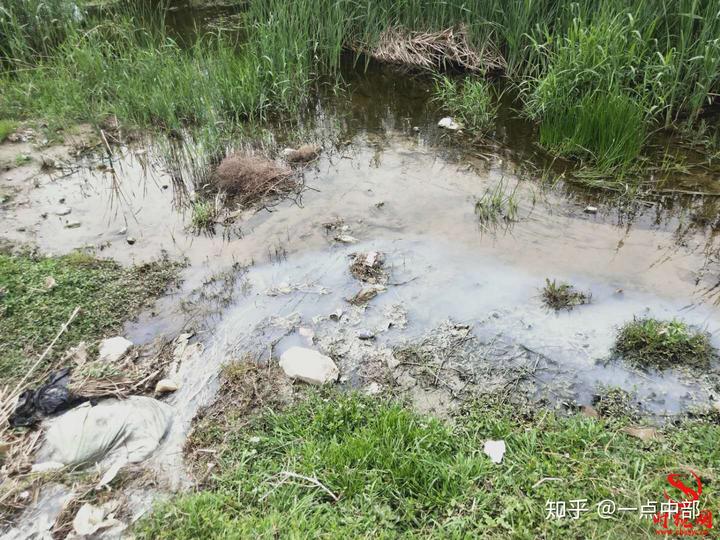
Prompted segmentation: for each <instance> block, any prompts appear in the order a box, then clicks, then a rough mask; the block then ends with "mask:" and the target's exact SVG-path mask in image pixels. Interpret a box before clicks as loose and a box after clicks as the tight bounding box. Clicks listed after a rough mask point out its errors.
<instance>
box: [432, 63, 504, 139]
mask: <svg viewBox="0 0 720 540" xmlns="http://www.w3.org/2000/svg"><path fill="white" fill-rule="evenodd" d="M435 100H436V101H438V102H440V103H442V106H443V107H444V108H445V109H447V110H448V111H449V112H450V113H452V114H453V115H455V116H456V117H457V118H458V119H460V120H461V121H462V123H463V124H464V125H465V127H467V128H469V129H470V130H473V131H479V132H483V131H488V130H489V129H490V128H491V127H492V123H493V121H494V120H495V116H496V113H497V107H496V106H495V104H494V103H493V98H492V94H491V92H490V86H489V84H488V83H487V82H485V81H484V80H483V79H480V78H472V79H470V78H468V79H465V80H464V81H462V82H460V81H458V80H456V79H451V78H450V77H446V76H441V77H438V78H437V79H436V81H435Z"/></svg>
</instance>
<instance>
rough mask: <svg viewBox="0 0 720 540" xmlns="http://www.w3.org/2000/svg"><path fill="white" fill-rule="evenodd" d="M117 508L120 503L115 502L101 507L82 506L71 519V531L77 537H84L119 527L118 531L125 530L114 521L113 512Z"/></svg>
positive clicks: (118, 522)
mask: <svg viewBox="0 0 720 540" xmlns="http://www.w3.org/2000/svg"><path fill="white" fill-rule="evenodd" d="M119 506H120V502H119V501H117V500H114V501H108V502H106V503H105V504H103V505H101V506H95V505H93V504H90V503H85V504H83V505H82V506H81V507H80V510H78V512H77V514H75V518H74V519H73V530H74V531H75V533H76V534H78V535H79V536H81V537H85V536H90V535H92V534H95V533H96V532H98V531H100V530H103V529H108V528H110V527H113V528H114V527H118V526H119V527H120V529H125V526H124V524H123V523H122V522H121V521H118V520H117V519H115V514H114V512H115V511H116V510H117V509H118V507H119ZM118 532H119V531H118Z"/></svg>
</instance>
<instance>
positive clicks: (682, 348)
mask: <svg viewBox="0 0 720 540" xmlns="http://www.w3.org/2000/svg"><path fill="white" fill-rule="evenodd" d="M615 352H616V353H617V354H619V355H620V356H622V357H623V358H624V359H626V360H628V361H630V362H633V363H634V364H637V365H640V366H642V367H648V366H652V367H656V368H658V369H665V368H671V367H682V366H691V367H707V366H708V365H709V363H710V361H711V360H713V359H714V358H716V357H717V352H716V350H715V348H714V347H713V346H712V344H711V343H710V336H709V334H708V333H707V332H702V331H700V330H696V329H693V328H692V327H690V326H688V325H687V324H686V323H684V322H682V321H678V320H671V321H660V320H657V319H652V318H641V319H634V320H633V321H632V322H629V323H627V324H626V325H624V326H623V327H622V328H620V330H619V331H618V335H617V338H616V340H615Z"/></svg>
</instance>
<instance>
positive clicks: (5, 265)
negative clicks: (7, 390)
mask: <svg viewBox="0 0 720 540" xmlns="http://www.w3.org/2000/svg"><path fill="white" fill-rule="evenodd" d="M177 272H178V265H177V264H176V263H172V262H170V261H168V260H165V259H163V260H160V261H157V262H152V263H147V264H143V265H140V266H134V267H132V268H128V269H125V268H123V267H121V266H120V265H118V264H117V263H115V262H113V261H108V260H98V259H95V258H93V257H91V256H89V255H85V254H82V253H79V252H77V253H72V254H70V255H65V256H62V257H40V256H35V255H32V254H4V253H0V336H1V338H0V379H3V380H4V381H6V382H7V381H8V380H11V379H14V378H16V377H18V376H20V375H22V374H23V370H24V369H26V368H27V367H28V366H29V365H30V364H32V362H33V361H34V360H35V359H36V358H37V357H38V355H39V354H40V353H41V352H42V351H43V350H44V349H45V347H47V345H48V344H49V343H50V341H51V340H52V338H53V336H54V335H55V334H56V333H57V332H58V330H59V329H60V327H61V325H62V324H63V323H65V321H66V320H67V319H68V316H69V315H70V314H71V313H72V311H73V310H74V308H75V307H76V306H79V307H80V308H81V312H80V315H78V317H77V318H76V319H75V321H73V323H72V324H71V325H70V327H69V328H68V329H67V331H66V332H65V333H64V334H63V335H62V336H61V338H60V340H59V341H58V342H57V344H56V345H55V348H54V350H53V353H52V354H51V355H50V356H49V357H48V358H47V361H48V363H50V362H52V361H53V359H57V358H59V357H60V356H61V353H62V352H63V351H64V350H65V349H66V348H67V347H69V346H71V345H76V344H77V343H78V342H80V341H83V340H85V341H88V342H92V341H95V340H98V339H100V338H102V337H104V336H106V335H107V334H110V333H112V332H116V331H118V330H120V329H121V328H122V324H123V323H124V322H125V321H126V320H128V319H130V318H132V317H133V316H135V315H137V314H138V313H139V312H140V311H141V310H142V309H143V308H145V307H147V306H148V305H150V304H151V303H152V301H153V300H154V299H155V298H156V297H157V296H159V295H160V294H162V293H163V291H165V289H166V288H167V286H168V285H169V284H170V283H172V282H173V281H175V280H176V279H177Z"/></svg>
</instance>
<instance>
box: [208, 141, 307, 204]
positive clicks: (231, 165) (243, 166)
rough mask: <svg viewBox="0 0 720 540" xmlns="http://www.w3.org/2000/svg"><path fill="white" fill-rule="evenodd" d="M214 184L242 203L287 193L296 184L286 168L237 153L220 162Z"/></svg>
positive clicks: (250, 202)
mask: <svg viewBox="0 0 720 540" xmlns="http://www.w3.org/2000/svg"><path fill="white" fill-rule="evenodd" d="M214 183H215V185H216V186H217V188H218V189H219V190H221V191H224V192H226V193H227V194H229V195H230V196H232V197H236V198H237V199H239V200H240V202H241V203H242V204H252V203H255V202H258V201H261V200H264V199H266V198H272V197H277V196H280V195H286V194H288V193H290V192H292V191H294V190H295V189H296V188H297V187H298V182H297V179H296V178H295V177H293V174H292V171H291V170H290V169H289V168H288V167H282V166H279V165H277V164H276V163H274V162H272V161H270V160H267V159H263V158H260V157H257V156H249V155H247V154H243V153H239V152H236V153H234V154H231V155H229V156H227V157H226V158H225V159H223V160H222V162H220V165H218V168H217V169H216V170H215V174H214Z"/></svg>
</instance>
